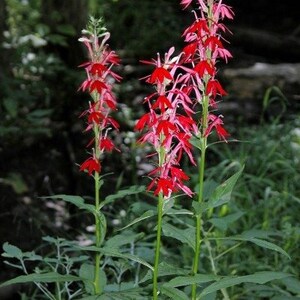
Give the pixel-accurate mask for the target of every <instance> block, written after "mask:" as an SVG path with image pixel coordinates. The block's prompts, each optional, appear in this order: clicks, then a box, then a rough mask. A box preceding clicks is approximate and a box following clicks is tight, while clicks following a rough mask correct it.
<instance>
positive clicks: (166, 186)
mask: <svg viewBox="0 0 300 300" xmlns="http://www.w3.org/2000/svg"><path fill="white" fill-rule="evenodd" d="M156 184H157V186H156V189H155V191H154V195H158V194H159V193H160V192H162V193H163V195H164V196H166V197H169V195H170V194H171V193H172V192H174V191H176V187H175V184H174V182H173V181H172V180H171V179H167V178H159V179H157V183H156Z"/></svg>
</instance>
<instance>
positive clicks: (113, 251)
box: [76, 246, 153, 271]
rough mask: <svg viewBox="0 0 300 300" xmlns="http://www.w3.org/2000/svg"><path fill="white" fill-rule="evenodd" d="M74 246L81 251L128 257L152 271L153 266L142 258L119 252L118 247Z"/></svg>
mask: <svg viewBox="0 0 300 300" xmlns="http://www.w3.org/2000/svg"><path fill="white" fill-rule="evenodd" d="M76 248H78V249H80V250H82V251H93V252H100V253H102V254H103V255H106V256H111V257H119V258H124V259H129V260H132V261H135V262H137V263H139V264H141V265H144V266H145V267H147V268H149V269H150V270H152V271H153V267H152V266H151V265H150V264H149V263H147V262H146V261H144V260H143V259H141V258H139V257H137V256H135V255H132V254H125V253H121V252H119V250H118V249H115V248H109V247H103V248H99V247H96V246H88V247H80V246H77V247H76Z"/></svg>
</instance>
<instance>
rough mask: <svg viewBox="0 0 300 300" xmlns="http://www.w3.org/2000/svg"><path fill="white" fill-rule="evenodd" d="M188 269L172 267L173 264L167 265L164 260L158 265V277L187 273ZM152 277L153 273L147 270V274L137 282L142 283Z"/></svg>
mask: <svg viewBox="0 0 300 300" xmlns="http://www.w3.org/2000/svg"><path fill="white" fill-rule="evenodd" d="M188 273H189V271H188V270H185V269H182V268H178V267H174V266H173V265H169V264H167V263H165V262H162V263H160V264H159V266H158V277H159V278H160V277H164V276H170V275H173V276H174V275H177V276H178V275H188ZM152 277H153V273H152V272H151V271H150V270H149V271H148V272H147V274H146V275H145V276H144V277H143V278H142V279H141V280H140V282H139V283H144V282H146V281H148V280H151V279H152Z"/></svg>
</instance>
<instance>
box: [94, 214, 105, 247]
mask: <svg viewBox="0 0 300 300" xmlns="http://www.w3.org/2000/svg"><path fill="white" fill-rule="evenodd" d="M95 216H96V217H97V218H98V219H99V224H100V232H101V239H100V242H99V243H100V245H102V243H103V241H104V239H105V236H106V231H107V223H106V218H105V216H104V214H103V213H102V212H101V211H98V212H97V213H96V214H95Z"/></svg>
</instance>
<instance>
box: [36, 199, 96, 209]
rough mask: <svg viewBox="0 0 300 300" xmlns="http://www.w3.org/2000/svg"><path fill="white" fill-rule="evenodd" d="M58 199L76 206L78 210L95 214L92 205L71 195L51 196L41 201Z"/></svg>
mask: <svg viewBox="0 0 300 300" xmlns="http://www.w3.org/2000/svg"><path fill="white" fill-rule="evenodd" d="M49 198H50V199H60V200H63V201H65V202H68V203H72V204H74V205H76V206H77V207H78V208H79V209H84V210H87V211H89V212H91V213H95V206H94V205H92V204H87V203H85V201H84V199H83V198H82V197H80V196H72V195H53V196H49V197H42V199H49Z"/></svg>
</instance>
